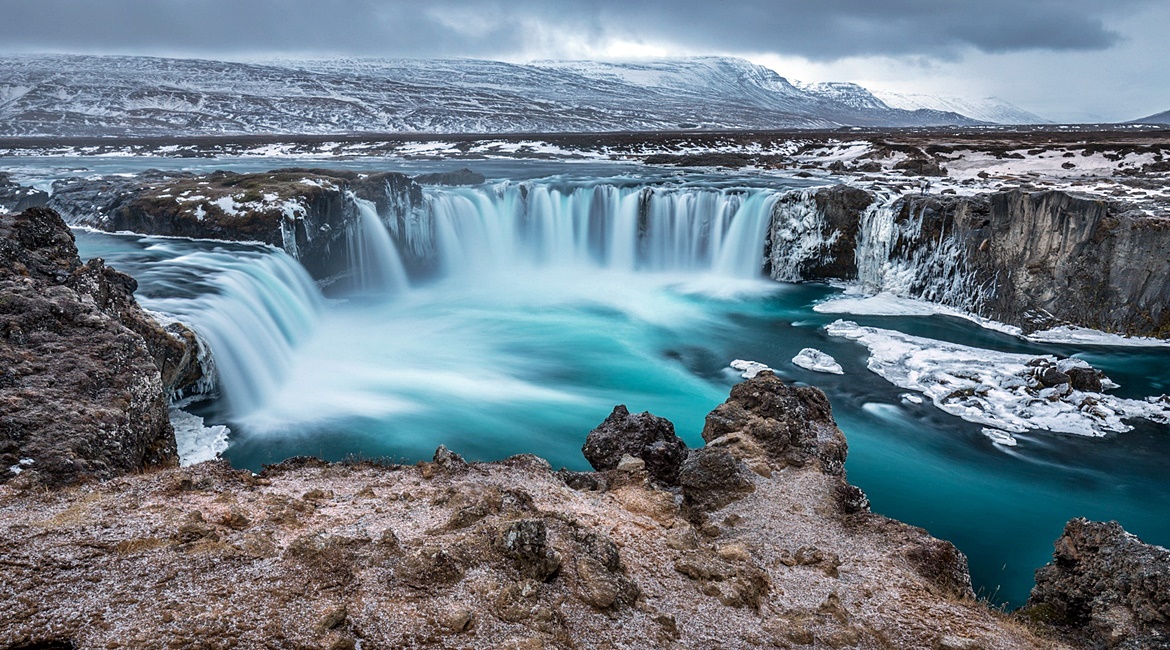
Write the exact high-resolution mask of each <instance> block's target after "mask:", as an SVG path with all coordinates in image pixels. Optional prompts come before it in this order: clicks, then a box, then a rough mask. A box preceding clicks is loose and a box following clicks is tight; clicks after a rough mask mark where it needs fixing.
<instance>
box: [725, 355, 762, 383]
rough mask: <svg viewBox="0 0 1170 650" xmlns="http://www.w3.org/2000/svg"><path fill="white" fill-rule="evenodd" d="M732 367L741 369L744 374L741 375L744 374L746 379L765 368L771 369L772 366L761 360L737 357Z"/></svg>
mask: <svg viewBox="0 0 1170 650" xmlns="http://www.w3.org/2000/svg"><path fill="white" fill-rule="evenodd" d="M731 367H732V368H735V369H736V370H739V371H741V372H742V373H743V374H742V375H740V376H742V377H743V378H744V379H751V378H752V377H755V376H756V375H758V374H760V372H762V371H764V370H771V368H769V367H768V366H766V365H764V364H762V363H760V362H759V361H745V360H743V359H736V360H735V361H732V362H731Z"/></svg>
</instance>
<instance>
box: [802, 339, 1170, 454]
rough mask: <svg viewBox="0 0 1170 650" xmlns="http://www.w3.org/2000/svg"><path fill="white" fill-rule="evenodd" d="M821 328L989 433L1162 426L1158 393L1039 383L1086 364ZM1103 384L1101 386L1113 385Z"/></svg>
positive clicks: (1168, 408) (899, 382)
mask: <svg viewBox="0 0 1170 650" xmlns="http://www.w3.org/2000/svg"><path fill="white" fill-rule="evenodd" d="M825 329H826V330H827V331H828V333H829V334H830V335H831V336H839V337H843V338H846V339H849V340H851V341H856V342H858V343H860V344H862V345H864V346H866V347H867V348H869V350H870V358H869V362H868V364H867V365H868V367H869V369H870V370H871V371H873V372H874V373H876V374H878V375H880V376H881V377H883V378H884V379H886V380H887V381H889V382H890V383H892V384H894V385H896V386H898V387H900V388H905V389H908V390H914V391H918V392H921V393H923V394H925V395H926V396H927V397H929V398H930V399H931V401H932V402H933V403H934V405H935V406H936V407H938V408H939V409H941V410H943V411H945V412H947V413H950V414H952V415H956V416H958V417H961V418H963V419H964V420H967V421H969V422H974V423H976V424H982V425H985V426H987V427H989V428H995V429H1002V430H1004V431H1008V432H1011V433H1020V432H1024V431H1027V430H1029V429H1045V430H1048V431H1054V432H1060V433H1070V434H1076V435H1082V436H1104V435H1106V434H1108V433H1110V432H1122V431H1129V430H1130V429H1132V428H1133V427H1131V426H1130V425H1128V424H1126V423H1125V422H1124V420H1126V419H1130V418H1145V419H1148V420H1151V421H1153V422H1160V423H1170V398H1167V397H1166V396H1165V395H1163V396H1161V397H1158V398H1153V397H1151V398H1147V399H1146V400H1145V401H1141V400H1132V399H1122V398H1118V397H1113V396H1111V395H1106V394H1103V393H1093V392H1087V391H1085V392H1082V391H1078V390H1074V389H1072V388H1071V387H1070V385H1069V384H1067V383H1065V384H1059V385H1056V386H1045V385H1044V384H1042V383H1041V382H1040V381H1039V379H1038V375H1039V373H1040V371H1042V370H1043V369H1044V368H1046V367H1047V366H1055V368H1056V369H1057V370H1060V371H1061V372H1064V371H1065V370H1068V369H1071V368H1073V367H1075V366H1080V367H1086V365H1087V364H1085V365H1081V364H1084V362H1083V361H1081V360H1079V359H1063V360H1058V359H1057V358H1056V357H1052V356H1048V355H1044V356H1032V355H1026V354H1014V353H1007V352H997V351H994V350H984V349H980V348H974V347H969V346H965V345H958V344H955V343H947V342H944V341H937V340H934V339H928V338H922V337H917V336H910V335H908V334H902V333H901V332H896V331H893V330H886V329H879V328H876V327H863V326H860V325H858V324H857V323H854V322H851V321H845V320H838V321H836V322H833V323H830V324H829V325H827V326H825ZM1106 381H1107V379H1106V380H1103V381H1102V384H1103V386H1104V387H1105V388H1106V389H1108V388H1109V387H1114V386H1116V384H1113V383H1112V382H1108V383H1106Z"/></svg>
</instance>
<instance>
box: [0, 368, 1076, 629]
mask: <svg viewBox="0 0 1170 650" xmlns="http://www.w3.org/2000/svg"><path fill="white" fill-rule="evenodd" d="M622 411H624V409H619V410H618V417H611V418H610V419H609V420H608V424H609V426H607V425H603V427H605V428H607V429H609V431H608V432H607V436H612V437H613V439H612V442H615V443H620V444H616V445H614V446H615V447H621V448H623V449H627V450H629V451H633V452H634V453H633V454H631V453H629V451H626V452H623V460H622V461H619V462H618V463H617V464H616V467H613V468H612V469H607V470H605V471H598V472H570V471H560V472H554V471H552V469H551V468H550V467H549V464H548V463H547V462H546V461H544V460H542V459H540V458H537V457H536V456H529V455H524V456H515V457H512V458H509V459H505V460H502V461H499V462H492V463H468V462H465V461H464V460H463V459H462V458H460V457H459V456H458V455H456V454H455V453H453V452H452V451H450V450H448V449H446V448H445V447H440V448H439V449H438V450H437V451H436V452H435V455H434V458H433V461H432V462H422V463H418V464H417V465H412V466H386V465H381V464H375V463H337V464H330V463H326V462H324V461H320V460H316V459H312V458H305V457H301V458H294V459H290V460H287V461H285V462H283V463H280V464H278V465H272V466H268V467H267V468H266V469H265V470H264V471H263V472H262V473H261V474H260V475H254V474H253V473H252V472H250V471H246V470H243V471H240V470H233V469H232V468H231V466H230V465H229V464H228V463H226V462H224V461H216V462H208V463H199V464H198V465H194V466H192V467H184V468H173V469H167V470H162V471H156V472H148V473H143V474H137V475H131V476H124V477H121V478H118V479H114V480H111V481H106V482H99V483H93V484H89V485H86V486H84V487H83V488H79V489H72V490H68V489H67V490H60V491H56V492H47V491H45V490H41V489H28V488H29V485H28V484H26V483H22V479H21V477H16V478H15V479H13V480H12V481H9V483H8V484H7V485H3V486H0V557H3V558H4V560H5V568H4V573H3V575H4V584H5V585H18V586H19V589H18V590H13V589H5V590H0V647H4V648H9V647H76V648H105V647H127V648H157V647H228V646H237V647H248V648H251V647H270V646H271V647H302V648H357V647H367V648H401V647H428V648H430V647H435V648H440V647H441V648H456V647H458V648H549V649H551V648H573V647H582V646H586V647H591V648H592V647H598V648H601V647H615V648H618V647H620V648H636V649H641V648H673V647H677V648H700V647H711V643H710V641H711V640H712V639H718V640H719V647H721V648H726V649H727V650H740V649H745V650H746V649H748V648H759V647H780V648H783V647H811V646H812V645H814V644H813V643H812V640H820V639H826V640H828V641H826V642H824V643H819V644H815V646H816V647H818V648H826V647H854V648H888V647H896V648H935V647H948V646H942V645H940V644H939V643H937V642H936V641H938V639H939V632H938V631H939V630H940V629H954V630H962V631H963V634H962V635H959V636H961V637H962V639H960V642H962V643H967V644H968V645H963V646H958V645H956V644H953V643H952V644H951V645H950V646H949V647H981V648H996V649H1001V650H1024V649H1027V648H1037V647H1051V648H1054V649H1063V648H1065V647H1067V646H1064V645H1062V644H1059V643H1056V644H1053V643H1050V642H1048V641H1047V640H1046V639H1043V638H1040V637H1038V636H1037V634H1035V633H1034V632H1032V631H1030V630H1028V629H1027V628H1025V627H1024V626H1021V625H1018V624H1012V625H1007V624H1005V623H1004V621H1003V619H1002V617H1000V616H998V615H996V613H994V612H993V611H992V610H991V609H990V608H988V607H986V606H985V605H983V604H982V603H979V602H978V601H976V600H975V598H974V593H973V592H972V590H971V583H970V579H969V575H968V572H967V565H966V558H965V557H964V556H963V554H962V553H961V552H959V551H958V549H956V548H955V547H954V546H953V545H951V544H950V543H948V542H945V541H942V540H939V539H935V538H933V537H930V536H929V535H928V534H927V533H926V531H924V530H922V529H920V528H914V527H911V526H907V525H905V524H902V523H899V522H897V521H894V520H891V519H887V518H886V517H883V516H881V515H878V514H875V513H872V512H870V511H869V507H868V500H867V499H866V497H865V494H864V493H863V492H862V491H861V490H859V489H858V488H856V487H853V486H850V485H849V484H848V483H847V482H846V480H845V476H844V462H845V457H846V444H845V437H844V435H843V434H842V433H841V431H840V430H839V429H838V428H837V426H836V423H835V422H834V420H833V417H832V412H831V409H830V407H829V403H828V400H827V399H826V398H825V395H824V393H822V392H821V391H820V390H819V389H816V388H812V387H808V386H800V387H797V386H791V385H788V384H786V383H784V382H783V381H781V380H780V379H779V378H777V377H776V376H775V375H774V374H773V373H770V372H766V371H762V372H760V373H759V374H758V375H757V377H756V378H755V379H752V380H748V381H745V382H743V383H740V384H739V385H737V386H736V387H734V388H733V389H732V390H731V395H730V398H729V399H728V400H727V401H726V402H724V403H723V404H721V405H720V406H718V407H717V408H716V409H715V410H713V411H712V412H711V413H710V414H709V415H708V416H707V419H706V426H704V428H703V439H704V440H705V441H706V445H705V446H704V447H701V448H697V449H689V450H687V449H685V446H684V447H683V448H682V451H683V452H685V454H686V458H685V461H684V462H683V464H682V466H681V468H679V471H678V473H677V477H674V478H672V477H671V476H670V475H669V474H666V475H662V474H660V478H661V479H662V480H661V481H650V480H647V479H648V478H649V476H650V474H649V472H650V471H653V470H654V465H653V464H652V463H649V462H646V461H647V460H648V459H649V460H654V459H657V458H660V457H661V453H660V452H661V451H662V449H661V445H659V444H658V443H660V442H662V440H663V438H664V437H665V436H662V435H658V434H662V433H664V431H663V429H665V428H667V427H668V426H669V427H670V428H673V426H672V425H671V424H670V423H669V422H667V421H665V420H662V419H661V418H654V417H653V416H651V415H649V414H647V415H646V416H644V417H642V416H633V417H632V418H630V417H626V416H625V415H623V413H622ZM627 415H628V414H627ZM631 419H632V420H640V421H636V422H630V420H631ZM643 425H649V427H650V428H651V429H654V430H655V431H653V432H652V433H653V434H654V435H651V436H647V435H646V433H647V431H646V426H643ZM624 434H629V435H630V436H631V439H630V440H629V441H628V442H629V443H630V444H624V443H622V441H621V440H619V438H620V437H621V436H622V435H624ZM651 438H654V439H653V440H652V439H651ZM646 443H649V444H646ZM95 524H98V525H95ZM30 530H34V531H36V534H34V535H30V534H29V531H30ZM61 558H67V559H68V558H84V560H70V561H69V562H64V561H62V559H61ZM160 576H161V579H160ZM79 585H82V586H83V587H82V588H79ZM175 594H179V595H181V597H176V596H175ZM903 594H913V595H914V598H913V601H912V602H904V601H902V600H899V598H900V597H901V596H902V595H903ZM110 603H118V606H116V607H111V606H110ZM211 609H214V611H215V613H216V616H215V619H214V621H213V622H212V623H209V622H208V620H209V619H208V617H207V615H206V612H208V611H210V610H211ZM95 620H100V621H101V622H102V623H103V624H102V625H95V624H93V623H92V622H93V621H95ZM420 640H425V642H423V641H420ZM969 644H978V645H969Z"/></svg>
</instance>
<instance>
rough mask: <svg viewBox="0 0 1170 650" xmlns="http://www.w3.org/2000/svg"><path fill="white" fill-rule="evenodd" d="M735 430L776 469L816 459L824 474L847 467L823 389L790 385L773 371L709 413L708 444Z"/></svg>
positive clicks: (739, 388) (745, 385)
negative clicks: (751, 441) (753, 442)
mask: <svg viewBox="0 0 1170 650" xmlns="http://www.w3.org/2000/svg"><path fill="white" fill-rule="evenodd" d="M732 434H742V435H746V436H748V437H750V438H752V439H753V440H754V441H755V442H757V443H758V444H759V446H760V447H761V448H762V449H763V450H764V452H765V454H766V459H767V462H768V464H769V465H771V466H772V467H774V468H776V469H782V468H784V467H788V466H796V467H805V466H807V465H810V464H814V463H815V464H818V465H819V467H820V469H821V470H822V471H823V472H825V473H826V474H832V475H840V474H842V473H843V471H844V467H845V454H846V451H847V445H846V443H845V435H844V434H843V433H841V430H840V429H838V428H837V423H836V422H835V421H834V420H833V413H832V409H831V407H830V406H829V400H828V398H827V397H825V394H824V392H822V391H821V390H820V389H818V388H813V387H811V386H800V387H794V386H789V385H787V384H785V383H784V382H783V381H782V380H781V379H780V378H779V377H777V376H776V375H775V373H773V372H772V371H770V370H764V371H761V372H760V373H759V374H757V375H756V376H755V377H753V378H751V379H749V380H747V381H745V382H742V383H740V384H738V385H736V386H735V387H734V388H732V389H731V396H730V397H729V398H728V399H727V401H726V402H724V403H723V404H720V405H719V406H718V407H716V408H715V410H713V411H711V413H710V414H708V415H707V423H706V426H704V427H703V439H704V440H706V441H707V443H708V444H715V443H716V441H717V440H719V439H720V438H724V437H727V436H731V435H732Z"/></svg>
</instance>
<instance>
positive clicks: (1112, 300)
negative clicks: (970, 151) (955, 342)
mask: <svg viewBox="0 0 1170 650" xmlns="http://www.w3.org/2000/svg"><path fill="white" fill-rule="evenodd" d="M897 219H898V220H899V221H908V220H911V219H921V221H922V228H921V229H920V230H918V231H917V236H916V237H914V238H912V239H905V238H903V239H902V240H900V241H899V243H898V244H897V245H896V246H895V248H894V252H893V254H892V256H893V257H895V258H897V259H902V260H910V259H915V258H916V257H918V258H920V259H922V258H925V257H926V256H924V255H922V252H923V251H924V249H925V248H926V247H933V246H937V245H938V244H937V242H939V241H942V239H940V238H946V239H949V240H951V242H952V244H953V247H954V253H955V255H958V256H959V257H960V258H961V260H960V261H961V263H960V264H959V265H956V266H952V265H950V264H947V263H945V261H942V260H940V262H942V265H941V266H938V265H934V266H932V265H925V266H924V268H922V269H921V270H920V271H919V275H920V276H921V278H920V285H919V286H918V287H917V288H916V289H914V291H915V292H921V294H922V296H921V297H924V298H927V299H930V300H942V301H949V302H951V303H952V304H956V306H959V307H963V308H966V309H970V310H972V311H975V312H976V313H979V314H980V315H983V316H987V317H990V318H994V319H996V320H999V321H1002V322H1006V323H1010V324H1012V325H1017V326H1019V327H1022V328H1023V329H1024V330H1025V331H1033V330H1037V329H1045V328H1048V327H1052V326H1055V325H1061V324H1066V323H1071V324H1074V325H1079V326H1082V327H1090V328H1094V329H1100V330H1104V331H1108V332H1119V333H1123V334H1130V335H1141V336H1158V337H1166V336H1170V307H1167V305H1170V274H1168V273H1166V260H1167V259H1170V219H1168V218H1166V217H1164V216H1162V217H1158V216H1150V215H1147V214H1145V213H1143V212H1142V211H1141V210H1137V209H1134V208H1131V207H1129V206H1127V205H1125V204H1123V203H1119V202H1110V201H1105V200H1101V199H1095V198H1086V197H1079V196H1076V195H1072V194H1069V193H1067V192H1060V191H1046V192H1031V193H1029V192H1023V191H1020V190H1012V191H1007V192H998V193H995V194H990V195H985V196H976V197H944V196H926V197H915V196H908V197H906V198H904V199H903V200H902V205H901V206H900V209H899V214H898V217H897ZM955 273H960V274H964V275H965V276H966V282H967V284H968V285H969V286H970V288H971V289H970V290H969V291H967V292H966V293H967V294H969V295H967V296H959V297H955V296H952V297H947V296H944V295H934V294H939V293H940V292H939V291H938V290H937V288H933V287H934V286H941V285H940V284H939V282H938V280H939V279H941V280H942V281H944V282H945V281H947V278H949V277H950V276H951V275H953V274H955ZM932 283H933V285H932Z"/></svg>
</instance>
